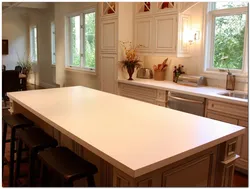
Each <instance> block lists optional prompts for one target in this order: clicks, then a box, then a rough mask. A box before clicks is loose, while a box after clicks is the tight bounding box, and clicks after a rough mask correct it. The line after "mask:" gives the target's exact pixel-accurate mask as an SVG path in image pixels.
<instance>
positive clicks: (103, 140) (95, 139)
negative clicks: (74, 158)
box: [7, 86, 245, 178]
mask: <svg viewBox="0 0 250 189" xmlns="http://www.w3.org/2000/svg"><path fill="white" fill-rule="evenodd" d="M7 95H8V97H9V98H10V100H12V101H14V102H15V103H17V104H19V105H21V106H22V107H24V108H25V109H27V110H28V111H30V112H31V113H33V114H34V115H36V116H38V117H39V118H40V119H42V120H43V121H45V122H46V123H48V124H50V125H51V126H52V127H54V128H55V129H57V130H58V131H60V132H61V133H63V134H64V135H66V136H68V137H69V138H71V139H72V140H74V141H76V142H77V143H78V144H80V145H82V146H83V147H85V148H86V149H88V150H89V151H91V152H92V153H94V154H96V155H97V156H99V157H101V158H103V159H104V160H105V161H107V162H109V163H110V164H111V165H113V166H115V167H116V168H118V169H120V170H122V171H123V172H125V173H126V174H128V175H130V176H131V177H134V178H136V177H138V176H141V175H143V174H146V173H149V172H152V171H154V170H156V169H159V168H161V167H164V166H166V165H169V164H171V163H174V162H176V161H179V160H181V159H184V158H186V157H189V156H191V155H194V154H196V153H199V152H201V151H203V150H206V149H208V148H211V147H213V146H216V145H218V144H220V143H222V142H225V141H227V140H230V139H232V138H234V137H237V136H240V135H242V134H244V132H245V128H243V127H240V126H236V125H232V124H228V123H223V122H220V121H216V120H212V119H207V118H204V117H200V116H196V115H192V114H188V113H185V112H180V111H176V110H172V109H169V108H165V107H161V106H155V105H153V104H150V103H145V102H141V101H138V100H134V99H130V98H125V97H122V96H118V95H114V94H110V93H106V92H102V91H98V90H94V89H90V88H86V87H82V86H76V87H64V88H54V89H40V90H31V91H21V92H12V93H7ZM41 99H42V100H41ZM215 131H216V132H215ZM179 139H181V140H179Z"/></svg>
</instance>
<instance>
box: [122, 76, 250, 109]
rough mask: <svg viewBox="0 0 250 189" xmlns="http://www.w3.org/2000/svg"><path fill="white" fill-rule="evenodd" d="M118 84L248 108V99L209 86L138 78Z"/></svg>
mask: <svg viewBox="0 0 250 189" xmlns="http://www.w3.org/2000/svg"><path fill="white" fill-rule="evenodd" d="M118 82H120V83H126V84H131V85H137V86H142V87H150V88H155V89H161V90H169V91H172V92H180V93H183V94H189V95H194V96H200V97H204V98H208V99H212V100H218V101H223V102H228V103H234V104H239V105H244V106H248V100H247V99H240V98H233V97H229V96H223V95H219V94H221V93H225V92H229V91H228V90H225V89H222V88H215V87H208V86H200V87H190V86H185V85H180V84H177V83H174V82H172V81H156V80H153V79H139V78H136V79H135V80H133V81H129V80H126V79H119V80H118Z"/></svg>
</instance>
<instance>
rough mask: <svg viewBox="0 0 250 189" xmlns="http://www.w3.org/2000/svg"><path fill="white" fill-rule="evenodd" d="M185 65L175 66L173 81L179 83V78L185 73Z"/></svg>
mask: <svg viewBox="0 0 250 189" xmlns="http://www.w3.org/2000/svg"><path fill="white" fill-rule="evenodd" d="M183 68H184V66H183V65H181V64H179V65H178V68H177V66H175V67H174V71H173V82H175V83H177V81H178V78H179V76H180V75H181V74H185V72H184V71H183Z"/></svg>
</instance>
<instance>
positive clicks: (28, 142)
mask: <svg viewBox="0 0 250 189" xmlns="http://www.w3.org/2000/svg"><path fill="white" fill-rule="evenodd" d="M17 138H18V149H17V163H16V171H15V179H14V180H15V181H14V183H15V185H16V184H17V179H18V177H19V172H20V160H21V156H22V146H23V144H25V146H27V147H28V149H29V173H28V186H34V184H35V183H34V178H35V160H36V159H37V153H38V152H39V151H41V150H44V149H46V148H50V147H52V148H53V147H56V146H57V145H58V143H57V141H56V139H54V138H53V137H51V136H49V135H48V134H46V133H45V132H44V131H43V130H42V129H40V128H38V127H31V128H29V129H26V130H20V131H19V132H18V133H17Z"/></svg>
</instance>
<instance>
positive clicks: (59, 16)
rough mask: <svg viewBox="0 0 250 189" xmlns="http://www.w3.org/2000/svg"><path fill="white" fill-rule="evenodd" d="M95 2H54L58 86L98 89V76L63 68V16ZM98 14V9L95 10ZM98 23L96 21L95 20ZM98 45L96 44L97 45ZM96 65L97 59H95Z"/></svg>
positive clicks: (94, 4) (81, 9)
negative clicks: (80, 86)
mask: <svg viewBox="0 0 250 189" xmlns="http://www.w3.org/2000/svg"><path fill="white" fill-rule="evenodd" d="M96 5H97V3H94V2H93V3H86V2H84V3H55V24H56V55H57V56H56V83H57V84H59V85H60V86H73V85H83V86H86V87H90V88H94V89H100V82H99V77H98V74H97V75H91V74H89V73H86V72H82V71H73V70H65V59H66V58H65V46H66V45H67V44H66V41H65V35H66V34H65V16H67V15H69V14H72V13H75V12H80V11H83V10H84V9H86V8H88V7H90V6H96ZM97 14H98V11H97ZM97 24H98V21H97ZM97 46H98V45H97ZM96 64H97V67H98V59H97V63H96Z"/></svg>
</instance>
